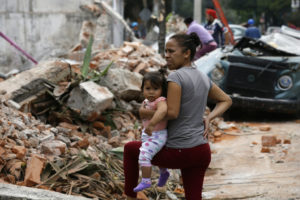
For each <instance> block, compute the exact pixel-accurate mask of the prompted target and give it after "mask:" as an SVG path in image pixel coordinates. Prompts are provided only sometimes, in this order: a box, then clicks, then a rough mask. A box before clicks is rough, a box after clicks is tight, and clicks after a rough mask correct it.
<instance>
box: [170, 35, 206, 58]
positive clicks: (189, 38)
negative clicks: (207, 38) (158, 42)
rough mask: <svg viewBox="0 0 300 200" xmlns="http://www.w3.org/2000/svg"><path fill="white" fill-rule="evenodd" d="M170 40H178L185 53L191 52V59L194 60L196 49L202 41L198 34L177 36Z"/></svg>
mask: <svg viewBox="0 0 300 200" xmlns="http://www.w3.org/2000/svg"><path fill="white" fill-rule="evenodd" d="M170 39H174V40H176V42H177V43H178V45H179V46H180V47H182V48H183V52H185V51H187V50H190V51H191V56H190V59H191V60H193V58H194V56H195V53H196V48H197V47H198V46H199V45H200V44H201V41H200V39H199V37H198V35H197V34H196V33H194V32H193V33H191V34H189V35H187V34H183V33H180V34H175V35H173V36H172V37H171V38H170Z"/></svg>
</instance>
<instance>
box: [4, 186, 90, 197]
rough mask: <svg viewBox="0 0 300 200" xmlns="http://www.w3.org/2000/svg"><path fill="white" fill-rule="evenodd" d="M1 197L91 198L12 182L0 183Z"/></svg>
mask: <svg viewBox="0 0 300 200" xmlns="http://www.w3.org/2000/svg"><path fill="white" fill-rule="evenodd" d="M0 199H3V200H90V199H88V198H84V197H78V196H72V195H66V194H61V193H58V192H53V191H49V190H42V189H37V188H30V187H24V186H17V185H12V184H4V183H0Z"/></svg>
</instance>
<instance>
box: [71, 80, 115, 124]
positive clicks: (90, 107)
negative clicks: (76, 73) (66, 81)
mask: <svg viewBox="0 0 300 200" xmlns="http://www.w3.org/2000/svg"><path fill="white" fill-rule="evenodd" d="M113 98H114V95H113V94H112V93H111V92H110V91H109V90H108V89H107V88H106V87H102V86H100V85H98V84H96V83H95V82H93V81H87V82H83V83H81V84H80V85H79V87H76V88H74V89H73V90H72V91H71V93H70V97H69V99H68V102H67V106H68V107H69V108H71V109H73V110H75V111H80V116H81V117H82V119H84V120H88V119H91V118H93V116H95V115H96V116H99V115H100V114H101V111H103V110H105V109H107V108H108V107H110V106H111V104H112V101H113Z"/></svg>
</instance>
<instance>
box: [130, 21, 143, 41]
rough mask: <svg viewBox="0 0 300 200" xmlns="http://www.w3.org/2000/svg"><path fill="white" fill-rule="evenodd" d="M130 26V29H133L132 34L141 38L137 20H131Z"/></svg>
mask: <svg viewBox="0 0 300 200" xmlns="http://www.w3.org/2000/svg"><path fill="white" fill-rule="evenodd" d="M130 27H131V29H132V31H133V33H134V36H135V37H136V38H141V32H140V30H139V23H137V22H132V23H131V24H130Z"/></svg>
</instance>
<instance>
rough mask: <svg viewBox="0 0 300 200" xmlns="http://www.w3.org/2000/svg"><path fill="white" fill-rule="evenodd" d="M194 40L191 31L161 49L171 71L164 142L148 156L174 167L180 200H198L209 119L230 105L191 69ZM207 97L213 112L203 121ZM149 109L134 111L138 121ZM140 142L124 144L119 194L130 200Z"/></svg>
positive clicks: (207, 151)
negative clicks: (180, 186)
mask: <svg viewBox="0 0 300 200" xmlns="http://www.w3.org/2000/svg"><path fill="white" fill-rule="evenodd" d="M199 44H200V40H199V38H198V36H197V35H196V34H195V33H191V34H190V35H187V34H176V35H173V36H171V38H170V39H169V40H168V42H167V44H166V48H165V58H166V61H167V66H168V68H169V69H170V70H173V71H172V72H171V73H170V74H169V75H168V78H167V81H168V94H167V119H168V138H167V143H166V145H165V146H164V147H163V148H162V149H161V150H160V151H159V152H158V153H157V154H156V155H155V156H154V157H153V159H152V161H151V163H152V164H153V165H156V166H160V167H164V168H169V169H171V168H172V169H180V170H181V175H182V180H183V187H184V193H185V198H186V200H196V199H197V200H199V199H200V200H201V199H202V186H203V181H204V175H205V172H206V170H207V168H208V166H209V163H210V161H211V151H210V147H209V144H208V131H209V124H210V121H211V120H213V119H214V118H216V117H217V116H220V115H221V114H222V113H224V112H225V111H226V110H227V109H228V108H229V107H230V106H231V103H232V101H231V98H230V97H229V96H228V95H227V94H225V93H224V92H223V91H222V90H221V89H220V88H219V87H218V86H217V85H216V84H214V83H213V82H212V81H211V80H210V79H209V77H208V76H207V75H206V74H204V73H202V72H200V71H199V70H197V68H196V67H195V66H194V65H193V61H192V60H193V58H194V55H195V53H196V48H197V46H199ZM208 97H209V98H210V99H212V100H214V101H215V102H216V106H215V108H214V109H213V110H212V111H211V112H210V113H209V114H208V115H207V116H206V118H204V112H205V108H206V104H207V99H208ZM153 114H154V111H152V110H147V109H143V108H141V109H140V116H141V118H142V119H150V118H151V117H152V116H153ZM140 147H141V142H140V141H132V142H128V143H127V144H126V145H125V146H124V160H123V163H124V175H125V194H126V195H127V200H134V199H136V196H137V193H135V192H134V191H133V188H134V187H135V186H136V184H137V182H138V178H139V164H138V158H139V153H140V151H139V149H140Z"/></svg>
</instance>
